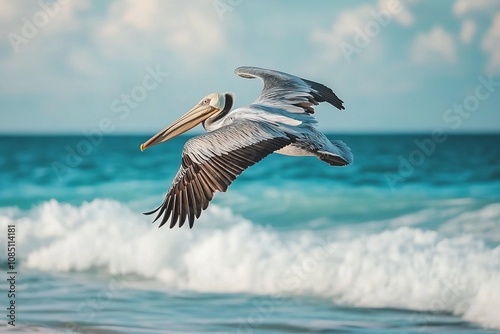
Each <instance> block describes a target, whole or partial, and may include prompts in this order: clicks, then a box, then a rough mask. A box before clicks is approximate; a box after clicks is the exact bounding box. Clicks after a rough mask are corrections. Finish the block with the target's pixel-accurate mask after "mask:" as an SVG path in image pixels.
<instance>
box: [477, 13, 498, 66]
mask: <svg viewBox="0 0 500 334" xmlns="http://www.w3.org/2000/svg"><path fill="white" fill-rule="evenodd" d="M481 47H482V49H483V50H484V51H485V52H486V53H487V54H488V56H489V59H488V64H487V65H486V70H487V71H488V72H493V73H500V14H496V16H495V18H494V19H493V23H492V25H491V27H490V29H489V30H488V31H487V32H486V35H485V36H484V38H483V40H482V42H481Z"/></svg>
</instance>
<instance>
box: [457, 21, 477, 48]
mask: <svg viewBox="0 0 500 334" xmlns="http://www.w3.org/2000/svg"><path fill="white" fill-rule="evenodd" d="M475 34H476V24H475V23H474V21H472V20H470V19H467V20H464V21H463V22H462V28H461V29H460V40H461V41H462V42H464V43H466V44H467V43H470V41H472V39H473V38H474V35H475Z"/></svg>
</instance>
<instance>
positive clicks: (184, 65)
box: [0, 0, 500, 134]
mask: <svg viewBox="0 0 500 334" xmlns="http://www.w3.org/2000/svg"><path fill="white" fill-rule="evenodd" d="M0 22H1V44H0V77H1V81H0V107H1V109H0V133H76V134H81V133H84V132H92V131H103V132H106V133H110V134H111V133H116V134H118V133H129V132H133V133H150V132H156V131H157V130H159V129H160V128H162V127H163V126H165V125H167V124H168V123H169V122H171V121H173V120H174V119H176V118H177V117H179V116H180V115H181V114H183V113H184V112H185V111H187V110H188V109H189V108H190V107H191V106H192V105H194V104H195V103H196V102H198V101H199V100H200V99H201V98H202V97H203V96H205V95H207V94H208V93H211V92H216V91H231V92H234V93H235V94H236V105H237V106H239V105H244V104H248V103H250V102H251V101H253V100H254V99H255V97H256V96H257V94H258V93H259V91H260V88H261V86H260V82H258V81H256V80H247V79H242V78H239V77H237V76H235V75H234V74H233V70H234V68H236V67H238V66H241V65H252V66H259V67H267V68H274V69H278V70H281V71H284V72H288V73H291V74H295V75H298V76H301V77H305V78H307V79H310V80H314V81H319V82H322V83H324V84H326V85H327V86H330V87H331V88H332V89H333V90H334V91H335V92H336V93H337V94H338V95H339V97H340V98H342V99H343V100H344V102H345V106H346V110H345V111H342V112H340V111H337V110H336V109H333V108H329V107H327V106H320V107H319V108H317V113H316V115H317V118H318V120H319V127H320V129H322V130H324V131H329V132H342V133H346V132H347V133H350V132H354V133H359V132H414V131H418V132H421V131H426V132H428V131H432V130H434V129H436V128H442V129H444V130H445V131H450V132H451V131H456V132H491V131H495V132H498V131H500V110H499V109H500V107H499V106H500V1H497V0H477V1H469V0H455V1H417V0H413V1H410V0H380V1H328V0H317V1H314V2H311V1H307V2H306V1H301V2H299V1H248V0H203V1H202V0H194V1H189V2H188V1H180V0H178V1H160V0H142V1H132V0H129V1H120V0H114V1H104V2H101V1H77V2H71V1H67V0H65V1H62V0H60V1H49V0H39V1H25V0H21V1H19V0H15V1H14V0H6V1H2V2H0ZM198 131H200V128H198Z"/></svg>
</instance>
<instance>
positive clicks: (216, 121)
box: [203, 93, 234, 132]
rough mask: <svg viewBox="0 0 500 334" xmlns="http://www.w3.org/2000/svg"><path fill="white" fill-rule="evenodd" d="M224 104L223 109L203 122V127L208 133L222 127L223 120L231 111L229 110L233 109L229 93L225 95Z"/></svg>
mask: <svg viewBox="0 0 500 334" xmlns="http://www.w3.org/2000/svg"><path fill="white" fill-rule="evenodd" d="M224 95H225V102H224V108H223V109H222V110H221V111H220V112H219V113H217V114H215V115H213V116H211V117H209V118H207V119H206V120H205V121H204V122H203V127H204V128H205V130H207V131H208V132H210V131H214V130H217V129H218V128H220V127H221V126H222V124H223V123H224V120H225V119H226V117H227V116H228V114H229V112H230V111H231V108H232V107H233V104H234V96H233V94H231V93H225V94H224Z"/></svg>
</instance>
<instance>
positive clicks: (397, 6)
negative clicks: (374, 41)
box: [378, 0, 415, 27]
mask: <svg viewBox="0 0 500 334" xmlns="http://www.w3.org/2000/svg"><path fill="white" fill-rule="evenodd" d="M378 6H379V10H388V11H389V12H391V13H393V15H392V16H393V17H394V20H395V21H396V22H398V23H399V24H401V25H403V26H406V27H408V26H411V25H412V24H413V22H414V21H415V19H414V18H413V14H412V13H411V12H410V9H409V8H408V2H403V1H399V0H379V2H378Z"/></svg>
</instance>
